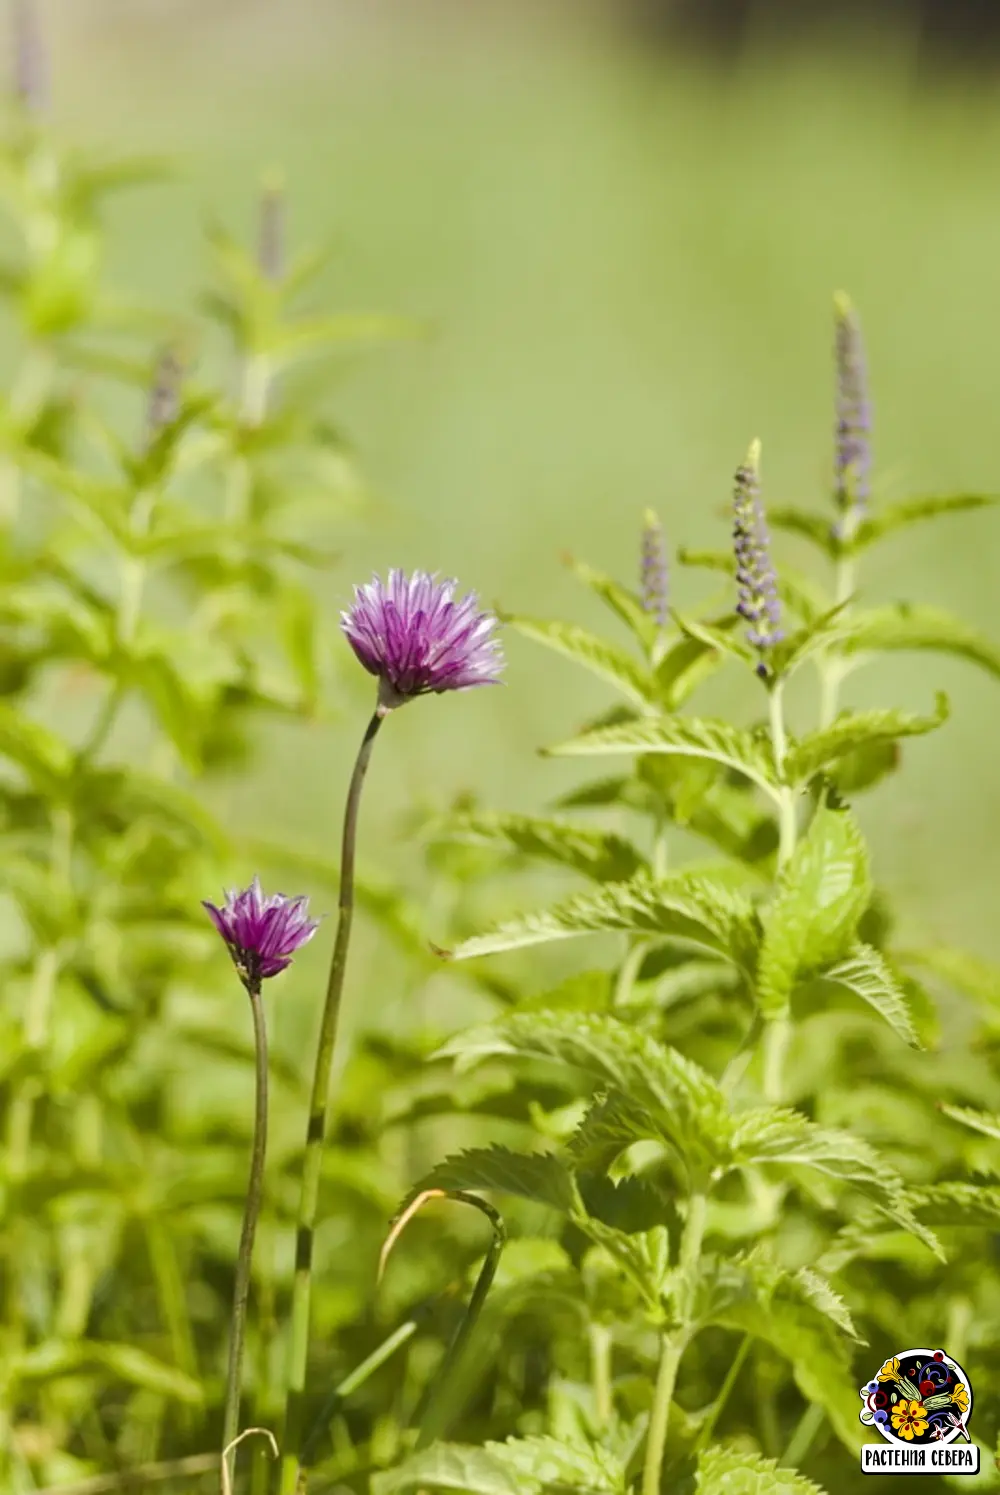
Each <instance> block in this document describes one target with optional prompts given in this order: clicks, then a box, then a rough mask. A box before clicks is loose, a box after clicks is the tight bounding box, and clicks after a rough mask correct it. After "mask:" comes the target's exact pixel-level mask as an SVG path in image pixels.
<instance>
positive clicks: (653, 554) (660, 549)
mask: <svg viewBox="0 0 1000 1495" xmlns="http://www.w3.org/2000/svg"><path fill="white" fill-rule="evenodd" d="M639 579H640V584H641V589H642V606H643V611H644V612H647V613H649V614H650V616H651V617H653V618H655V619H656V621H657V623H658V624H659V626H660V627H661V628H665V627H666V623H667V603H668V600H669V575H668V572H667V550H666V545H665V543H664V539H663V525H662V524H661V523H660V521H659V518H658V516H657V515H656V514H655V513H654V512H653V510H652V509H647V510H646V512H645V513H644V514H643V516H642V560H641V566H640V572H639Z"/></svg>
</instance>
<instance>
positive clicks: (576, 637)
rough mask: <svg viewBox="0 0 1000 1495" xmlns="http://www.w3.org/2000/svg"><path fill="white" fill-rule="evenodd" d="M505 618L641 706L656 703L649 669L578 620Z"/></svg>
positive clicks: (509, 623) (504, 615)
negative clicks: (577, 622) (565, 621)
mask: <svg viewBox="0 0 1000 1495" xmlns="http://www.w3.org/2000/svg"><path fill="white" fill-rule="evenodd" d="M501 618H502V621H503V622H504V623H506V624H507V625H508V627H510V628H514V629H516V631H517V632H518V633H521V634H523V635H524V637H525V638H530V639H534V640H535V642H536V643H539V644H544V645H545V646H546V648H548V649H554V650H555V652H556V653H557V654H562V655H564V656H565V658H566V659H572V660H575V661H576V663H577V664H579V665H582V666H583V668H584V669H585V670H589V671H590V673H591V674H592V675H597V676H598V677H599V678H600V679H601V680H606V681H607V682H608V683H609V684H611V685H613V686H615V688H616V689H617V690H620V691H621V692H622V694H623V695H625V696H627V697H628V699H629V700H630V701H633V702H635V704H636V705H638V706H644V707H649V706H650V705H652V704H654V703H655V700H656V691H655V688H654V685H653V681H652V678H651V676H650V675H649V673H648V671H646V670H645V669H644V668H643V666H642V665H641V664H640V663H639V662H638V661H637V660H635V659H633V658H632V656H631V655H630V654H626V652H625V650H624V649H619V648H618V647H617V646H616V645H614V644H609V643H607V642H606V641H605V640H604V639H601V638H597V636H596V635H595V634H592V633H588V632H587V630H586V629H585V628H578V627H577V625H576V624H575V623H560V622H554V621H546V620H544V619H539V618H519V617H514V616H510V615H507V614H501Z"/></svg>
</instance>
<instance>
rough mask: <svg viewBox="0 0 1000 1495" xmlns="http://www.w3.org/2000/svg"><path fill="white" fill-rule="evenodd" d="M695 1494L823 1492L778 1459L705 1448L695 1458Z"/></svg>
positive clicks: (819, 1494) (797, 1494) (743, 1451)
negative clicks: (696, 1462)
mask: <svg viewBox="0 0 1000 1495" xmlns="http://www.w3.org/2000/svg"><path fill="white" fill-rule="evenodd" d="M695 1491H696V1495H824V1491H823V1490H822V1489H821V1487H820V1486H819V1485H815V1484H813V1482H812V1480H811V1479H806V1478H805V1476H804V1475H802V1474H796V1472H795V1471H794V1470H793V1469H781V1468H779V1466H778V1461H777V1459H765V1458H764V1457H763V1456H762V1455H761V1454H756V1453H749V1452H747V1450H746V1449H742V1448H724V1447H716V1448H706V1449H705V1451H704V1452H703V1453H702V1454H701V1456H700V1457H699V1459H698V1472H697V1474H696V1475H695Z"/></svg>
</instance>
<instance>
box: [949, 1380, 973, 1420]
mask: <svg viewBox="0 0 1000 1495" xmlns="http://www.w3.org/2000/svg"><path fill="white" fill-rule="evenodd" d="M951 1399H952V1401H953V1402H954V1404H955V1406H956V1407H957V1408H958V1410H959V1411H960V1412H961V1414H962V1416H963V1417H964V1416H965V1414H966V1412H968V1410H969V1388H968V1386H966V1385H965V1383H964V1381H959V1383H958V1385H957V1386H956V1387H955V1389H954V1391H953V1392H952V1393H951Z"/></svg>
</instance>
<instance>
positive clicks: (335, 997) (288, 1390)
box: [281, 705, 388, 1495]
mask: <svg viewBox="0 0 1000 1495" xmlns="http://www.w3.org/2000/svg"><path fill="white" fill-rule="evenodd" d="M387 714H388V713H387V710H386V708H385V707H384V706H381V705H380V706H379V707H378V709H377V710H376V712H375V715H374V716H373V717H372V719H371V721H370V722H369V723H368V727H367V729H366V731H365V735H364V737H363V738H362V741H361V748H360V750H359V752H358V757H357V761H356V763H355V765H354V773H353V774H352V775H351V783H350V788H349V789H348V791H347V807H346V809H345V812H344V832H343V839H342V843H341V854H340V897H339V900H338V920H337V934H336V938H335V940H334V945H333V957H332V959H331V961H330V975H329V979H328V981H327V985H326V1001H325V1002H324V1004H323V1017H322V1020H321V1022H320V1030H319V1043H318V1045H317V1048H316V1067H315V1070H314V1072H313V1083H312V1092H311V1095H310V1099H309V1125H308V1129H307V1131H306V1148H305V1156H304V1158H303V1163H302V1188H301V1193H300V1196H299V1214H298V1224H297V1230H296V1236H295V1283H294V1287H293V1289H292V1325H291V1333H290V1336H289V1341H288V1363H287V1368H286V1375H285V1431H284V1437H283V1439H282V1448H281V1495H296V1489H297V1485H298V1478H299V1462H300V1457H299V1455H300V1449H301V1446H302V1434H303V1424H304V1418H305V1390H306V1359H307V1355H308V1351H309V1306H310V1300H311V1296H312V1262H313V1241H314V1236H315V1230H316V1210H317V1206H318V1202H319V1178H320V1167H321V1164H322V1161H323V1143H324V1141H325V1139H326V1120H327V1111H328V1109H329V1103H330V1073H331V1070H332V1067H333V1051H334V1046H335V1044H336V1041H337V1026H338V1021H339V1018H340V1004H341V996H342V994H343V990H344V975H345V972H346V970H347V951H348V946H349V945H350V939H351V924H352V922H353V918H354V854H355V846H356V842H357V832H358V808H359V805H360V803H361V789H362V786H363V784H364V780H365V773H366V772H367V769H368V761H369V759H370V758H371V751H372V746H373V744H374V742H375V737H376V734H377V733H378V729H379V727H380V726H381V725H382V722H383V721H384V719H385V717H386V715H387Z"/></svg>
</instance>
